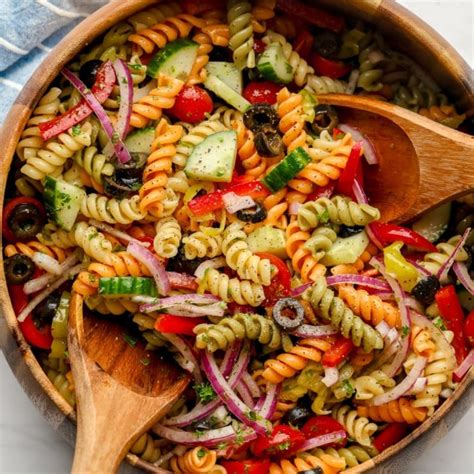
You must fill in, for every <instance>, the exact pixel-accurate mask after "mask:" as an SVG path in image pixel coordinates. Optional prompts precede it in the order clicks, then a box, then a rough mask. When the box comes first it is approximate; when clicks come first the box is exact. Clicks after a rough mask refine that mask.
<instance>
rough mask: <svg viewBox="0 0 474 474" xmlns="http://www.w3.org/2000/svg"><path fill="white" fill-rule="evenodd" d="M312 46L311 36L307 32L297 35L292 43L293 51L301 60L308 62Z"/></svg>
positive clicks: (312, 39)
mask: <svg viewBox="0 0 474 474" xmlns="http://www.w3.org/2000/svg"><path fill="white" fill-rule="evenodd" d="M313 44H314V38H313V35H312V34H311V33H310V32H309V31H308V30H303V31H301V32H300V33H298V36H297V37H296V39H295V41H294V42H293V50H294V51H295V52H297V53H298V54H299V55H300V56H301V57H302V58H303V59H306V61H308V60H309V58H310V55H311V51H312V49H313Z"/></svg>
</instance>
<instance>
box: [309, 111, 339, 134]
mask: <svg viewBox="0 0 474 474" xmlns="http://www.w3.org/2000/svg"><path fill="white" fill-rule="evenodd" d="M338 123H339V119H338V116H337V112H336V109H335V108H334V107H332V106H331V105H324V104H321V105H318V106H317V107H316V108H315V117H314V121H313V123H312V124H311V128H312V129H313V131H314V132H315V133H316V134H318V135H320V134H321V133H322V132H324V131H325V130H326V131H328V132H329V133H331V132H332V131H333V129H334V128H335V127H337V125H338Z"/></svg>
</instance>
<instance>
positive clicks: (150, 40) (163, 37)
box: [128, 14, 205, 54]
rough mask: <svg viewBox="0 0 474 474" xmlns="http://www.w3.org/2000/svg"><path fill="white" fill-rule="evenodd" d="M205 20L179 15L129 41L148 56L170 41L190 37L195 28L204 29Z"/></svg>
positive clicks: (140, 32)
mask: <svg viewBox="0 0 474 474" xmlns="http://www.w3.org/2000/svg"><path fill="white" fill-rule="evenodd" d="M203 26H205V20H203V19H202V18H197V17H195V16H192V15H186V14H179V15H176V16H174V17H169V18H166V19H165V20H164V21H163V22H161V23H157V24H155V25H152V26H150V27H149V28H144V29H141V30H139V31H137V32H135V33H133V34H131V35H130V36H129V37H128V41H130V42H131V43H133V44H136V45H137V46H140V48H141V49H143V51H145V53H147V54H151V53H153V52H154V51H155V50H156V49H157V48H159V49H161V48H164V47H165V46H166V44H167V43H169V42H170V41H174V40H175V39H177V38H186V37H187V36H189V34H190V32H191V30H192V29H193V27H197V28H202V27H203Z"/></svg>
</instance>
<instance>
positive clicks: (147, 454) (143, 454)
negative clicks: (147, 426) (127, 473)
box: [130, 433, 162, 463]
mask: <svg viewBox="0 0 474 474" xmlns="http://www.w3.org/2000/svg"><path fill="white" fill-rule="evenodd" d="M130 452H131V453H133V454H136V455H137V456H138V457H139V458H140V459H143V460H144V461H147V462H151V463H154V462H156V461H158V459H159V458H160V457H161V454H162V452H161V449H160V448H159V446H158V440H155V439H153V437H152V436H151V435H150V433H143V434H142V435H141V436H140V438H138V439H137V440H136V441H135V443H134V444H133V446H132V447H131V448H130Z"/></svg>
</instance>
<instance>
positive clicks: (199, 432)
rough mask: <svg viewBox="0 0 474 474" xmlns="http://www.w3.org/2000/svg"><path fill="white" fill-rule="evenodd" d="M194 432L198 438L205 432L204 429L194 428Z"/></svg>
mask: <svg viewBox="0 0 474 474" xmlns="http://www.w3.org/2000/svg"><path fill="white" fill-rule="evenodd" d="M194 434H195V435H196V438H200V437H201V436H202V435H203V434H204V431H203V430H194Z"/></svg>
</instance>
